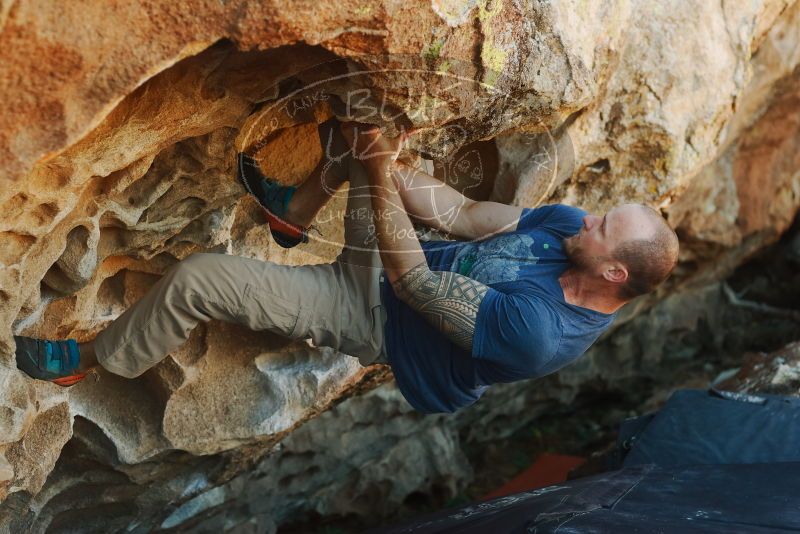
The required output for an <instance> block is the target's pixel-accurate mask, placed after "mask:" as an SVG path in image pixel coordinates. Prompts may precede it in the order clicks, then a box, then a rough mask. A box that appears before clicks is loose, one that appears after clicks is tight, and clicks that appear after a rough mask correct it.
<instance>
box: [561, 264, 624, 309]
mask: <svg viewBox="0 0 800 534" xmlns="http://www.w3.org/2000/svg"><path fill="white" fill-rule="evenodd" d="M558 282H559V283H560V284H561V289H562V290H563V291H564V300H565V301H566V302H567V303H569V304H572V305H573V306H580V307H581V308H588V309H590V310H594V311H596V312H600V313H614V312H615V311H617V310H618V309H620V308H621V307H622V306H623V304H625V302H626V301H624V300H622V299H620V298H619V297H617V296H615V295H614V294H613V290H612V289H611V288H609V287H608V286H607V285H605V284H602V287H600V286H599V285H598V284H596V283H593V282H591V281H590V280H589V279H588V278H587V277H586V276H585V275H584V274H583V273H581V272H580V271H578V270H576V269H575V268H571V269H568V270H567V271H565V272H564V274H562V275H561V277H559V279H558Z"/></svg>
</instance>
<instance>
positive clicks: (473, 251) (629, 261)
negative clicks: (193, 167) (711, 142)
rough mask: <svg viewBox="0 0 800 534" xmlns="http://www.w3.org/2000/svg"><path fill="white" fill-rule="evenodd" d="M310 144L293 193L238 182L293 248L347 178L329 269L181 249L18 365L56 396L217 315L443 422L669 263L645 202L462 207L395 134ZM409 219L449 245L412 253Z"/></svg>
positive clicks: (348, 132)
mask: <svg viewBox="0 0 800 534" xmlns="http://www.w3.org/2000/svg"><path fill="white" fill-rule="evenodd" d="M319 132H320V138H321V141H322V144H323V147H324V148H325V149H326V151H325V152H326V154H328V155H335V157H329V158H323V161H320V163H319V164H318V165H317V168H316V169H315V170H314V172H313V173H312V175H311V176H310V177H309V179H308V180H306V182H304V183H303V184H301V185H300V186H298V187H297V188H294V187H289V186H283V185H280V184H278V183H276V182H274V181H272V180H270V179H268V178H266V177H265V176H264V175H263V174H262V173H261V171H260V169H259V168H258V166H257V164H256V162H255V160H254V159H252V158H250V157H249V156H246V155H243V154H242V155H240V156H239V162H238V163H239V164H238V170H237V173H238V177H239V179H240V180H242V182H243V183H244V185H245V187H246V188H247V190H248V191H249V192H250V193H252V194H254V195H255V196H256V197H257V198H258V200H259V202H260V203H261V204H262V206H264V208H265V211H266V213H267V218H268V223H269V225H270V229H271V231H272V235H273V237H274V239H275V241H276V242H277V243H278V244H280V245H281V246H284V247H292V246H295V245H297V244H298V243H301V242H303V241H306V240H307V239H308V234H307V230H306V229H307V228H308V226H309V224H310V223H311V221H312V220H313V219H314V217H315V215H316V213H317V212H318V211H319V210H320V209H321V208H322V207H323V206H324V205H325V203H326V202H327V201H328V200H329V199H330V198H331V196H332V195H333V194H334V193H335V192H336V190H337V189H338V188H339V187H340V186H341V185H342V184H343V183H344V182H345V181H349V183H350V188H349V192H348V199H347V208H346V213H345V244H344V247H343V250H342V252H341V254H340V255H339V256H338V257H337V259H336V261H334V262H333V263H330V264H323V265H302V266H284V265H278V264H275V263H272V262H269V261H259V260H254V259H249V258H242V257H236V256H230V255H225V254H208V253H201V254H193V255H191V256H189V257H187V258H186V259H184V260H182V261H180V262H178V263H176V264H175V265H174V266H173V267H171V268H170V269H169V270H168V271H167V272H166V273H165V275H164V276H163V277H162V278H161V279H160V280H159V282H158V283H157V284H155V285H154V286H153V287H152V288H151V289H150V290H149V291H148V292H147V294H146V295H145V296H144V297H143V298H142V299H140V300H139V301H138V302H136V303H135V304H134V305H133V306H131V307H130V308H129V309H128V310H126V311H125V313H123V314H122V315H121V316H120V317H118V318H117V319H116V320H114V321H113V322H112V323H111V324H110V325H109V326H108V327H107V328H106V329H105V330H103V331H102V332H100V334H98V335H97V337H96V338H95V339H94V340H93V341H91V342H87V343H81V344H78V343H77V342H76V341H75V340H72V339H70V340H46V339H36V338H30V337H21V336H15V341H16V343H17V350H16V357H17V365H18V367H19V368H20V369H22V370H23V371H25V372H26V373H27V374H28V375H30V376H32V377H33V378H38V379H42V380H49V381H52V382H54V383H57V384H59V385H63V386H68V385H72V384H74V383H76V382H77V381H79V380H81V379H82V378H83V377H84V376H85V375H86V373H87V372H88V371H89V370H90V369H92V368H93V367H95V366H97V365H100V366H102V367H103V368H105V369H106V370H108V371H109V372H112V373H116V374H118V375H121V376H124V377H128V378H132V377H136V376H139V375H140V374H142V373H143V372H145V371H146V370H147V369H149V368H151V367H152V366H154V365H155V364H157V363H158V362H159V361H161V360H162V359H163V358H165V357H166V355H167V354H169V353H170V352H171V351H173V350H175V349H176V348H178V347H179V346H180V345H181V344H182V343H183V342H184V341H186V339H187V338H188V336H189V333H190V332H191V331H192V329H193V328H194V327H195V326H196V325H197V324H198V323H199V322H201V321H208V320H210V319H218V320H222V321H228V322H235V323H239V324H242V325H244V326H246V327H248V328H250V329H253V330H268V331H271V332H275V333H278V334H281V335H283V336H286V337H289V338H292V339H311V340H312V342H313V343H314V344H315V345H316V346H327V347H332V348H334V349H337V350H339V351H341V352H343V353H345V354H348V355H351V356H355V357H357V358H358V359H359V361H360V363H361V364H362V365H371V364H375V363H383V364H388V365H390V366H391V368H392V371H393V373H394V375H395V378H396V380H397V384H398V387H399V389H400V391H401V392H402V393H403V395H404V397H405V398H406V399H407V400H408V402H409V403H410V404H411V405H412V406H413V407H414V408H415V409H417V410H418V411H420V412H423V413H437V412H454V411H456V410H458V409H460V408H463V407H465V406H468V405H470V404H472V403H474V402H475V401H476V400H477V399H478V398H479V397H480V396H481V395H482V393H483V392H484V391H485V390H486V388H487V387H488V386H490V385H491V384H495V383H499V382H511V381H515V380H521V379H526V378H537V377H542V376H545V375H547V374H550V373H553V372H555V371H557V370H558V369H560V368H562V367H564V366H565V365H567V364H569V363H571V362H572V361H574V360H575V359H577V358H578V357H579V356H581V355H582V354H583V353H584V352H585V351H586V349H587V348H588V347H589V346H590V345H591V344H592V343H593V342H594V341H595V340H596V339H597V338H598V336H599V335H600V334H601V333H602V332H603V331H605V330H606V329H607V328H608V327H609V326H610V324H611V323H612V321H613V320H614V317H615V315H616V311H617V310H618V309H619V308H620V307H621V306H622V305H624V304H625V303H626V302H628V301H629V300H631V299H632V298H634V297H636V296H639V295H642V294H645V293H648V292H650V291H652V290H653V289H654V288H655V287H656V286H658V285H659V284H660V283H661V282H663V281H664V280H665V279H666V278H667V276H668V275H669V273H670V272H671V270H672V269H673V268H674V266H675V264H676V263H677V258H678V239H677V236H676V235H675V233H674V231H673V230H672V229H671V228H670V227H669V225H668V224H667V223H666V221H665V220H664V219H663V218H662V217H661V216H660V215H659V214H658V213H657V212H656V211H654V210H652V209H650V208H649V207H646V206H643V205H638V204H624V205H621V206H618V207H616V208H614V209H612V210H610V211H609V212H608V213H606V214H605V215H603V216H599V215H592V214H587V213H586V212H584V211H582V210H580V209H578V208H574V207H570V206H566V205H549V206H543V207H538V208H532V209H531V208H521V207H516V206H508V205H505V204H500V203H496V202H489V201H472V200H469V199H467V198H466V197H465V196H463V195H462V194H461V193H459V192H458V191H456V190H455V189H453V188H451V187H449V186H447V185H445V184H443V183H442V182H441V181H439V180H437V179H436V178H434V177H432V176H430V175H428V174H425V173H423V172H421V171H420V170H418V169H416V168H415V167H412V166H410V165H408V164H406V163H403V162H402V160H399V159H398V155H399V154H400V151H401V149H402V148H403V140H404V138H405V137H404V136H402V135H401V136H399V137H397V138H395V139H389V138H386V137H384V136H383V135H381V133H380V131H379V130H378V129H377V128H374V127H370V126H367V125H361V124H357V123H345V124H342V125H339V124H338V122H337V121H335V120H333V119H332V120H330V121H327V122H326V123H323V124H322V125H320V129H319ZM441 213H448V214H450V216H448V217H446V218H444V217H441V216H440V214H441ZM412 218H413V219H416V220H418V221H424V222H425V223H426V224H428V225H429V226H431V227H433V228H435V229H437V230H440V231H442V232H445V233H447V234H450V235H452V236H456V237H458V238H459V240H456V241H450V240H448V241H430V242H422V243H421V242H420V240H419V239H418V237H417V234H416V232H415V231H414V227H413V224H412Z"/></svg>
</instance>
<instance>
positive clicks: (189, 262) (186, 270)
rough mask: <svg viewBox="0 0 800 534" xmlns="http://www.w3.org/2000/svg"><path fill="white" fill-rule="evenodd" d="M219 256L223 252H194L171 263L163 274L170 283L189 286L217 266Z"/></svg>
mask: <svg viewBox="0 0 800 534" xmlns="http://www.w3.org/2000/svg"><path fill="white" fill-rule="evenodd" d="M220 256H223V254H212V253H207V252H196V253H194V254H192V255H190V256H187V257H186V258H184V259H182V260H181V261H179V262H178V263H176V264H175V265H173V266H172V267H171V268H170V269H169V271H167V273H166V274H165V276H167V277H169V283H170V285H175V286H180V287H183V288H186V287H189V286H191V285H194V284H197V283H198V282H199V281H200V280H201V279H202V278H203V277H204V276H209V275H210V274H211V273H212V272H213V271H214V269H216V268H218V265H219V263H220V261H221V259H220Z"/></svg>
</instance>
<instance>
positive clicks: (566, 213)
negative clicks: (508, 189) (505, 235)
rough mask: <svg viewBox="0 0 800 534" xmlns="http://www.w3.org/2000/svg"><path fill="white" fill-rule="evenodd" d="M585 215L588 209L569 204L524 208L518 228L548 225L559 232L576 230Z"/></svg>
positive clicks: (526, 228) (525, 228) (524, 228)
mask: <svg viewBox="0 0 800 534" xmlns="http://www.w3.org/2000/svg"><path fill="white" fill-rule="evenodd" d="M585 216H586V211H584V210H582V209H580V208H576V207H575V206H569V205H567V204H547V205H545V206H539V207H538V208H524V209H523V210H522V215H521V216H520V220H519V223H518V225H517V229H518V230H523V231H524V230H533V229H536V228H542V227H546V228H549V229H552V230H555V231H558V232H567V233H570V232H576V231H578V230H579V229H580V227H581V225H582V224H583V218H584V217H585Z"/></svg>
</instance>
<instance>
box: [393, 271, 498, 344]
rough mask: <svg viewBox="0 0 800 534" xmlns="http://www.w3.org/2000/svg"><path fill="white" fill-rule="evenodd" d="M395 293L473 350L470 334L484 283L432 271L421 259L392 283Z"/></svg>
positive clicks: (454, 274) (452, 338)
mask: <svg viewBox="0 0 800 534" xmlns="http://www.w3.org/2000/svg"><path fill="white" fill-rule="evenodd" d="M392 287H393V288H394V292H395V294H396V295H397V296H398V297H399V298H400V299H401V300H402V301H403V302H405V303H406V304H408V305H409V306H411V307H412V308H414V309H415V310H417V311H418V312H419V313H420V314H422V316H423V317H425V319H426V320H427V321H428V322H429V323H431V324H432V325H433V326H435V327H436V328H437V329H439V330H440V331H441V332H443V333H444V334H445V335H446V336H447V337H448V338H449V339H450V340H451V341H453V342H454V343H456V344H457V345H459V346H460V347H462V348H464V349H466V350H468V351H470V352H471V351H472V336H473V334H474V333H475V321H476V318H477V317H478V307H479V306H480V304H481V300H482V299H483V296H484V295H485V294H486V292H487V291H488V290H489V287H488V286H485V285H483V284H481V283H480V282H478V281H477V280H473V279H472V278H468V277H466V276H463V275H460V274H458V273H452V272H448V271H442V272H439V271H431V270H430V269H429V268H428V265H427V263H420V264H419V265H417V266H416V267H414V268H413V269H411V270H410V271H408V272H407V273H406V274H404V275H403V276H402V277H401V278H400V279H399V280H397V281H395V282H394V283H393V284H392Z"/></svg>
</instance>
